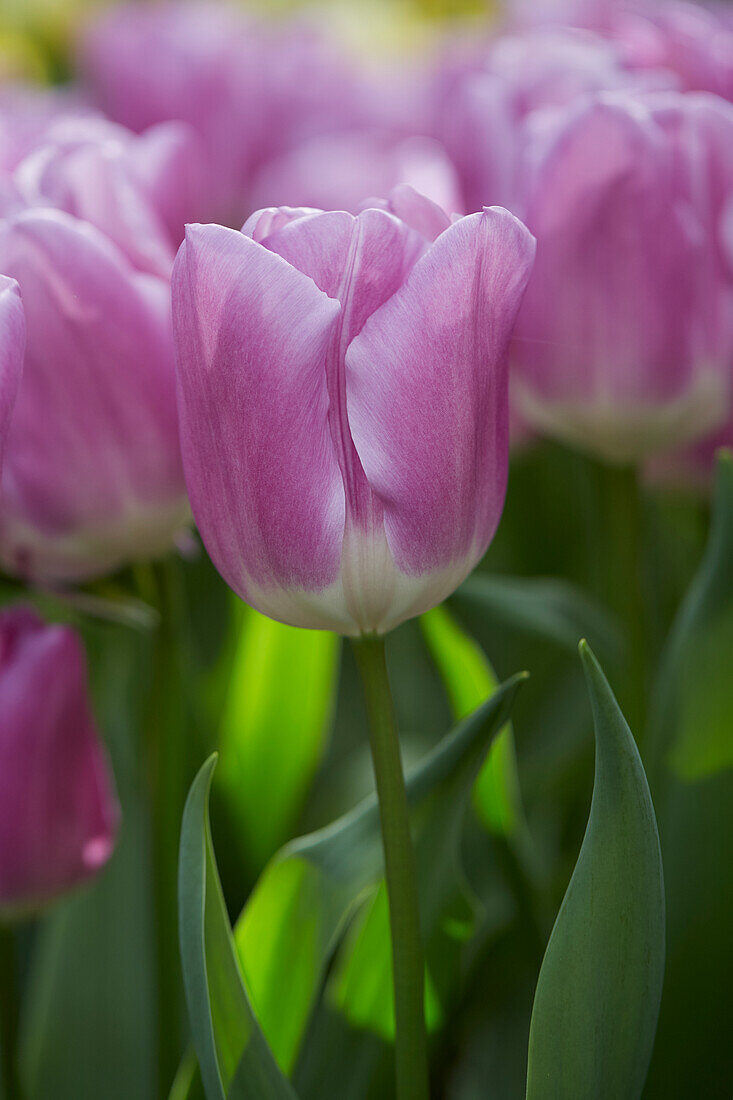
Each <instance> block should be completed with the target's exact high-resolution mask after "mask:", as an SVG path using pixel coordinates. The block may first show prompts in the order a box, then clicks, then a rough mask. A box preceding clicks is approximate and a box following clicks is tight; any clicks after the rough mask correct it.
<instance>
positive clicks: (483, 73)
mask: <svg viewBox="0 0 733 1100" xmlns="http://www.w3.org/2000/svg"><path fill="white" fill-rule="evenodd" d="M663 84H664V81H663V79H662V78H661V77H660V76H652V75H650V74H649V75H639V74H637V73H632V72H630V71H629V70H628V69H627V68H626V66H625V65H624V63H623V55H622V53H621V51H620V50H619V49H618V48H617V47H616V46H615V45H614V44H613V43H611V42H609V41H606V40H604V39H603V38H602V37H600V36H598V35H594V34H591V33H590V32H584V31H581V30H573V29H567V28H544V29H537V30H535V31H533V32H531V33H526V34H517V35H505V36H503V37H500V38H497V39H496V40H495V41H494V42H493V43H491V44H490V45H489V46H488V47H484V48H483V49H482V50H481V51H480V52H476V51H474V52H473V53H472V54H471V55H469V56H468V57H458V58H457V59H456V58H452V59H450V61H449V62H448V63H444V65H443V67H442V69H441V70H440V71H439V73H438V75H437V77H436V80H435V86H434V89H433V92H432V100H433V104H434V107H433V132H434V133H435V135H436V137H437V138H438V139H439V140H440V141H441V142H442V143H443V144H444V145H445V147H446V148H447V150H448V152H449V153H450V155H451V157H452V159H453V162H454V164H455V165H456V168H457V170H458V174H459V177H460V180H461V184H462V186H463V196H464V209H466V210H477V209H480V208H481V206H482V205H483V204H485V203H493V202H498V203H502V204H503V205H505V206H508V207H510V209H511V210H513V211H514V212H515V213H517V214H519V216H520V217H521V212H520V210H519V207H518V202H519V199H520V195H521V184H522V178H523V172H524V167H523V156H524V150H525V147H526V145H527V141H528V129H529V125H530V123H531V121H532V119H533V117H534V116H535V115H536V114H537V113H538V112H541V111H543V110H546V109H547V108H551V107H567V106H569V105H570V104H572V103H573V102H575V101H576V100H578V99H580V98H581V97H583V96H586V95H590V94H592V93H597V92H603V91H607V90H615V89H622V88H636V87H639V86H642V87H656V86H659V85H663Z"/></svg>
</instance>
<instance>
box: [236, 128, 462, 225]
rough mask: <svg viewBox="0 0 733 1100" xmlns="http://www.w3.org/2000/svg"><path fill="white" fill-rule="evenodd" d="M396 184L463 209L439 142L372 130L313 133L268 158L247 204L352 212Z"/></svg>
mask: <svg viewBox="0 0 733 1100" xmlns="http://www.w3.org/2000/svg"><path fill="white" fill-rule="evenodd" d="M400 184H408V185H409V186H412V187H414V188H415V189H416V190H417V191H419V192H420V193H422V194H424V195H427V196H428V197H429V198H430V199H432V200H433V201H434V202H435V203H436V204H437V205H438V206H441V207H442V208H443V209H444V210H447V211H448V212H449V213H454V212H460V211H461V210H462V203H463V200H462V198H461V194H460V189H459V184H458V177H457V175H456V172H455V169H454V168H453V165H452V164H451V162H450V160H449V159H448V155H447V153H446V152H445V150H444V149H443V147H442V146H441V145H440V144H439V143H438V142H436V141H433V140H431V139H430V138H417V137H415V138H403V137H399V136H395V135H394V134H392V133H389V132H386V131H382V130H371V129H364V130H359V129H354V130H343V131H339V132H338V133H335V134H324V135H321V136H318V137H314V138H312V139H311V140H310V141H307V142H304V143H303V144H302V145H300V146H298V147H297V148H296V149H294V150H292V151H290V152H288V153H285V154H284V155H283V156H282V157H279V158H277V159H274V160H272V161H270V162H269V163H268V164H266V165H265V167H264V168H263V169H262V171H261V172H260V173H259V174H258V175H257V177H256V178H255V180H254V182H253V184H252V202H253V205H254V206H265V205H267V204H274V205H278V204H281V203H287V204H288V205H290V206H310V207H316V208H321V209H327V210H348V211H350V212H351V213H352V214H355V213H358V211H359V210H361V208H362V207H363V206H364V205H365V199H369V198H370V197H371V196H374V195H385V194H387V193H388V192H390V191H392V190H393V188H394V187H397V186H398V185H400Z"/></svg>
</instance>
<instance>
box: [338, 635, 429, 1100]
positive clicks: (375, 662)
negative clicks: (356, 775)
mask: <svg viewBox="0 0 733 1100" xmlns="http://www.w3.org/2000/svg"><path fill="white" fill-rule="evenodd" d="M353 646H354V653H355V656H356V663H357V665H358V667H359V672H360V674H361V678H362V683H363V686H364V695H365V698H366V708H367V716H368V719H369V737H370V742H371V749H372V762H373V765H374V777H375V780H376V785H377V796H378V798H379V813H380V819H381V823H382V843H383V846H384V866H385V877H386V881H387V897H388V899H389V923H390V931H391V935H392V965H393V980H394V1002H395V1062H396V1072H397V1100H427V1097H428V1095H429V1085H428V1059H427V1038H426V1034H425V963H424V959H423V949H422V941H421V937H420V911H419V906H418V892H417V872H416V867H415V853H414V850H413V847H412V837H411V835H410V819H409V815H408V807H407V793H406V791H405V780H404V776H403V773H402V760H401V757H400V743H399V738H398V735H397V724H396V722H395V716H394V708H393V705H392V696H391V693H390V688H389V679H388V676H387V665H386V661H385V653H384V641H383V639H382V638H377V637H363V638H360V639H359V640H354V641H353Z"/></svg>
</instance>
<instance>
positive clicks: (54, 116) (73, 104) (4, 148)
mask: <svg viewBox="0 0 733 1100" xmlns="http://www.w3.org/2000/svg"><path fill="white" fill-rule="evenodd" d="M95 117H96V118H99V115H97V114H95V112H94V111H93V109H92V108H91V107H90V106H89V105H88V104H87V103H85V102H84V101H83V100H82V99H81V98H80V97H79V95H78V94H77V93H76V92H70V91H68V90H67V89H63V90H61V89H58V88H54V89H48V88H36V87H34V86H32V85H25V84H5V85H3V86H0V171H2V172H11V171H12V170H13V169H14V168H15V167H16V166H17V165H18V164H19V163H20V161H21V160H22V159H23V157H25V156H27V155H28V153H30V152H31V150H33V149H35V148H36V147H37V146H38V144H39V143H41V142H42V141H43V138H44V135H45V134H46V132H47V131H48V129H49V127H51V126H53V125H54V124H55V123H56V122H58V121H60V120H62V119H69V120H71V119H87V118H95Z"/></svg>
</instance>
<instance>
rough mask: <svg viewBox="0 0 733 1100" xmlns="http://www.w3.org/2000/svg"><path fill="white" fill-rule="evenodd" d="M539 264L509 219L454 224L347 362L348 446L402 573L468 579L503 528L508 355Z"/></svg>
mask: <svg viewBox="0 0 733 1100" xmlns="http://www.w3.org/2000/svg"><path fill="white" fill-rule="evenodd" d="M533 256H534V240H533V238H532V237H531V236H530V234H529V233H528V232H527V230H526V229H525V228H524V226H523V225H522V224H521V222H519V221H517V219H516V218H514V217H513V216H512V215H511V214H509V213H508V212H507V211H505V210H501V209H498V208H496V209H490V210H486V211H484V212H483V213H480V214H474V215H471V216H470V217H467V218H463V219H461V220H460V221H458V222H455V223H454V224H453V225H452V226H451V227H450V228H449V229H447V230H446V231H445V232H444V233H443V234H441V236H440V237H438V239H437V241H436V242H435V244H434V245H433V247H432V248H431V249H430V251H429V252H428V253H427V254H426V255H425V256H423V257H422V259H421V260H419V261H418V263H417V264H416V265H415V267H414V268H413V270H412V272H411V274H410V275H409V277H408V279H407V281H406V283H405V285H404V286H403V287H402V288H401V289H400V290H398V291H397V293H396V294H395V295H394V296H393V297H392V298H390V300H389V301H388V302H387V303H386V304H385V305H383V306H382V308H381V309H379V310H377V312H376V313H374V314H373V315H372V316H371V317H370V318H369V320H368V321H367V322H366V324H365V325H364V328H363V329H362V331H361V334H360V335H359V336H357V337H356V338H355V339H354V340H353V342H352V343H351V345H350V347H349V349H348V351H347V353H346V386H347V405H348V414H349V422H350V425H351V433H352V437H353V439H354V443H355V445H356V449H357V451H358V454H359V457H360V459H361V463H362V465H363V467H364V470H365V472H366V476H367V479H368V481H369V484H370V485H371V487H372V490H373V491H374V492H375V494H376V495H377V497H378V498H379V499H380V501H381V503H382V505H383V508H384V523H385V530H386V534H387V540H388V542H389V546H390V550H391V552H392V554H393V556H394V558H395V561H396V562H397V565H398V567H399V568H400V569H401V570H402V571H403V572H404V573H407V574H412V575H415V574H417V575H420V574H424V573H427V572H430V571H433V570H438V569H441V568H443V567H445V566H446V565H449V564H451V563H454V562H457V561H461V560H462V559H468V558H469V557H470V559H471V560H470V563H469V564H468V565H467V569H468V568H470V566H471V565H473V564H474V563H475V560H476V559H477V557H478V556H480V554H481V553H482V552H483V550H484V549H485V547H486V546H487V544H488V542H489V540H490V538H491V536H492V535H493V532H494V530H495V528H496V525H497V523H498V520H499V516H500V514H501V509H502V505H503V501H504V492H505V487H506V472H507V470H506V467H507V450H508V443H507V436H508V423H507V420H508V414H507V365H506V350H507V344H508V341H509V338H510V336H511V332H512V327H513V324H514V320H515V317H516V313H517V310H518V308H519V304H520V301H521V298H522V294H523V292H524V288H525V285H526V282H527V279H528V277H529V273H530V270H531V267H532V261H533Z"/></svg>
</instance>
